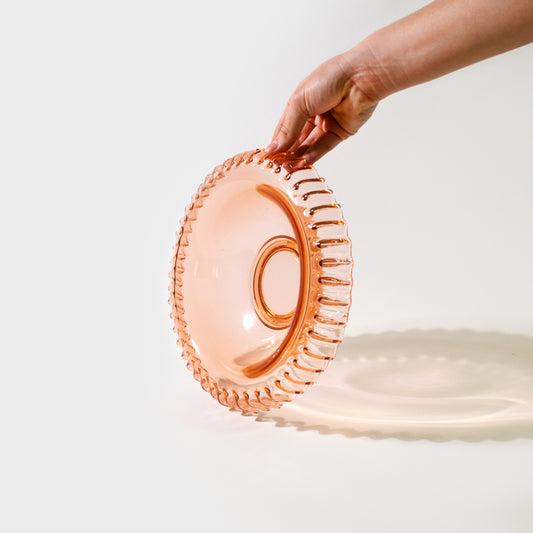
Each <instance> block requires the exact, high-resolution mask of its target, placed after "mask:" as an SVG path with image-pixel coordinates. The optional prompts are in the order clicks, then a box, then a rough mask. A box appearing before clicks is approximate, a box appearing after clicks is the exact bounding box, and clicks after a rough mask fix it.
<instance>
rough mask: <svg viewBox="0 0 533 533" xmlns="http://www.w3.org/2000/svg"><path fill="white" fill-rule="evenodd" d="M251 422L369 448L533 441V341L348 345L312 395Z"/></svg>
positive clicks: (448, 337) (437, 338)
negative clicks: (372, 443)
mask: <svg viewBox="0 0 533 533" xmlns="http://www.w3.org/2000/svg"><path fill="white" fill-rule="evenodd" d="M257 420H259V421H265V422H266V421H272V422H275V423H276V425H278V426H293V427H296V428H298V429H299V430H316V431H319V432H320V433H323V434H331V433H333V434H335V433H336V434H343V435H346V436H348V437H360V436H367V437H371V438H375V439H382V438H387V437H395V438H398V439H402V440H415V439H429V440H434V441H448V440H464V441H480V440H510V439H515V438H520V437H533V338H531V337H527V336H524V335H510V334H505V333H498V332H476V331H469V330H455V331H447V330H430V331H423V330H409V331H403V332H396V331H390V332H385V333H379V334H365V335H360V336H358V337H345V339H344V341H343V343H342V344H341V346H340V347H339V351H338V354H337V357H336V359H335V360H334V361H333V362H332V363H331V364H330V366H329V367H328V369H327V372H326V373H325V374H324V375H323V376H321V379H320V380H319V382H318V383H317V384H316V385H314V386H313V387H310V388H309V389H308V390H307V392H306V393H305V394H304V395H302V396H300V397H299V398H297V399H296V400H294V401H293V402H291V403H289V404H286V405H284V406H283V407H282V408H281V409H279V410H277V411H271V412H268V413H261V414H260V415H258V416H257Z"/></svg>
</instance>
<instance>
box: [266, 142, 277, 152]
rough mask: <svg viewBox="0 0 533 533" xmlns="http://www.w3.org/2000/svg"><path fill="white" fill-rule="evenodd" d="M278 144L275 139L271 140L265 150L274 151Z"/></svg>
mask: <svg viewBox="0 0 533 533" xmlns="http://www.w3.org/2000/svg"><path fill="white" fill-rule="evenodd" d="M278 146H279V143H278V142H277V141H274V142H271V143H270V144H269V145H268V146H267V147H266V151H267V152H275V151H276V149H277V147H278Z"/></svg>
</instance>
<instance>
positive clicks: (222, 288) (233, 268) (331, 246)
mask: <svg viewBox="0 0 533 533" xmlns="http://www.w3.org/2000/svg"><path fill="white" fill-rule="evenodd" d="M170 279H171V283H170V287H169V290H170V300H169V303H170V305H171V307H172V313H171V318H172V319H173V320H174V330H175V331H176V333H177V334H178V337H179V339H178V344H180V345H181V347H182V357H183V358H184V359H185V360H186V361H187V367H188V368H189V369H190V370H191V371H192V372H193V375H194V377H195V378H196V379H197V380H198V381H200V383H201V385H202V387H203V388H204V389H205V390H206V391H208V392H210V393H211V395H212V396H213V397H214V398H216V399H217V400H218V401H219V402H220V403H221V404H223V405H225V406H227V407H230V408H232V409H235V410H241V411H245V412H252V413H255V412H258V411H268V410H269V409H271V408H275V407H280V406H281V405H282V404H283V402H287V401H290V400H292V399H293V398H294V397H295V396H296V395H298V394H301V393H303V392H304V390H305V388H306V387H307V386H308V385H312V384H313V383H314V382H316V380H317V379H318V376H319V375H320V373H321V372H323V371H324V370H325V369H326V366H327V365H328V363H329V361H331V360H332V359H333V358H334V357H335V354H336V351H337V346H338V345H339V343H340V342H341V340H342V337H343V334H344V326H345V324H346V322H347V320H348V311H349V308H350V304H351V287H352V283H353V280H352V258H351V242H350V239H349V238H348V233H347V227H346V222H345V221H344V219H343V217H342V211H341V208H340V205H339V204H338V203H337V202H336V200H335V198H334V196H333V192H332V191H331V190H330V189H329V188H328V186H327V185H326V182H325V180H324V178H321V177H320V176H318V174H317V172H316V170H315V169H314V167H312V166H309V165H307V164H306V163H305V161H304V160H303V159H300V158H297V157H294V156H292V155H290V154H285V153H283V154H277V155H275V156H266V155H265V152H264V151H262V150H255V151H250V152H245V153H242V154H238V155H236V156H235V157H233V158H231V159H228V160H227V161H225V162H224V163H223V164H222V165H219V166H218V167H216V168H215V169H214V171H213V172H212V173H211V174H209V175H208V176H207V178H206V179H205V180H204V182H203V183H202V184H201V185H200V187H199V189H198V191H197V193H196V194H195V195H194V196H193V198H192V201H191V204H190V205H189V206H188V207H187V209H186V212H185V216H184V218H183V219H182V220H181V227H180V229H179V231H178V233H177V242H176V245H175V247H174V253H173V258H172V266H171V272H170Z"/></svg>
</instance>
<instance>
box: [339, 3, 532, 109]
mask: <svg viewBox="0 0 533 533" xmlns="http://www.w3.org/2000/svg"><path fill="white" fill-rule="evenodd" d="M532 41H533V0H436V1H434V2H432V3H431V4H429V5H427V6H426V7H424V8H422V9H420V10H419V11H417V12H415V13H413V14H411V15H409V16H407V17H405V18H403V19H401V20H399V21H397V22H395V23H394V24H391V25H390V26H387V27H385V28H383V29H381V30H379V31H377V32H376V33H374V34H372V35H370V36H369V37H368V38H367V39H365V40H364V41H362V42H361V43H360V44H359V45H357V46H356V47H355V48H353V49H352V50H349V51H348V52H346V53H345V54H343V56H344V59H345V60H346V64H347V66H348V69H349V71H350V75H351V76H352V77H353V79H354V81H355V82H356V84H357V85H358V86H359V87H360V89H361V90H362V91H363V92H364V93H365V94H367V95H368V96H370V97H372V98H375V99H376V100H380V99H382V98H384V97H385V96H387V95H389V94H392V93H394V92H397V91H399V90H402V89H405V88H407V87H411V86H413V85H417V84H419V83H423V82H426V81H429V80H432V79H435V78H437V77H439V76H442V75H444V74H447V73H449V72H452V71H454V70H457V69H460V68H462V67H465V66H467V65H470V64H472V63H475V62H477V61H481V60H483V59H486V58H488V57H491V56H494V55H497V54H500V53H502V52H506V51H508V50H511V49H513V48H517V47H519V46H523V45H525V44H527V43H530V42H532ZM530 67H533V65H531V66H530Z"/></svg>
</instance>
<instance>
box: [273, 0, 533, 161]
mask: <svg viewBox="0 0 533 533" xmlns="http://www.w3.org/2000/svg"><path fill="white" fill-rule="evenodd" d="M531 42H533V0H436V1H434V2H432V3H431V4H429V5H427V6H425V7H423V8H422V9H420V10H419V11H416V12H415V13H412V14H411V15H409V16H407V17H405V18H403V19H401V20H399V21H397V22H395V23H393V24H391V25H390V26H387V27H385V28H383V29H381V30H379V31H377V32H376V33H373V34H372V35H370V36H369V37H367V38H366V39H365V40H363V41H362V42H361V43H359V44H358V45H356V46H355V47H354V48H352V49H351V50H348V51H347V52H345V53H343V54H340V55H338V56H336V57H333V58H331V59H329V60H328V61H326V62H325V63H323V64H322V65H320V66H319V67H318V68H317V69H316V70H314V71H313V72H312V73H311V74H310V75H309V76H308V77H307V78H305V79H304V80H303V81H302V82H301V83H300V84H299V85H298V87H297V88H296V90H295V91H294V93H293V94H292V96H291V97H290V99H289V101H288V103H287V105H286V107H285V110H284V111H283V114H282V115H281V118H280V120H279V122H278V125H277V127H276V129H275V131H274V135H273V137H272V142H271V144H270V145H269V146H268V147H267V148H266V151H267V153H271V154H273V153H278V152H286V151H290V152H295V153H296V155H299V156H301V157H303V158H304V159H305V160H306V161H307V162H308V163H311V164H312V163H314V162H316V161H317V160H318V159H320V158H321V157H322V156H323V155H324V154H326V153H327V152H329V151H330V150H332V149H333V148H335V146H337V145H338V144H339V143H340V142H342V141H344V140H345V139H347V138H348V137H350V136H352V135H354V134H355V133H357V131H358V130H359V128H360V127H361V126H362V125H363V124H364V123H365V122H366V121H367V120H368V119H369V118H370V116H371V115H372V113H373V112H374V110H375V109H376V106H377V105H378V103H379V102H380V101H381V100H383V99H384V98H386V97H387V96H389V95H390V94H393V93H395V92H398V91H401V90H403V89H406V88H408V87H412V86H414V85H418V84H420V83H424V82H427V81H430V80H433V79H435V78H438V77H440V76H443V75H445V74H448V73H449V72H452V71H454V70H458V69H460V68H463V67H466V66H468V65H471V64H472V63H476V62H477V61H482V60H483V59H487V58H489V57H492V56H494V55H497V54H501V53H503V52H507V51H509V50H512V49H514V48H518V47H520V46H524V45H526V44H528V43H531ZM526 67H527V66H526Z"/></svg>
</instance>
